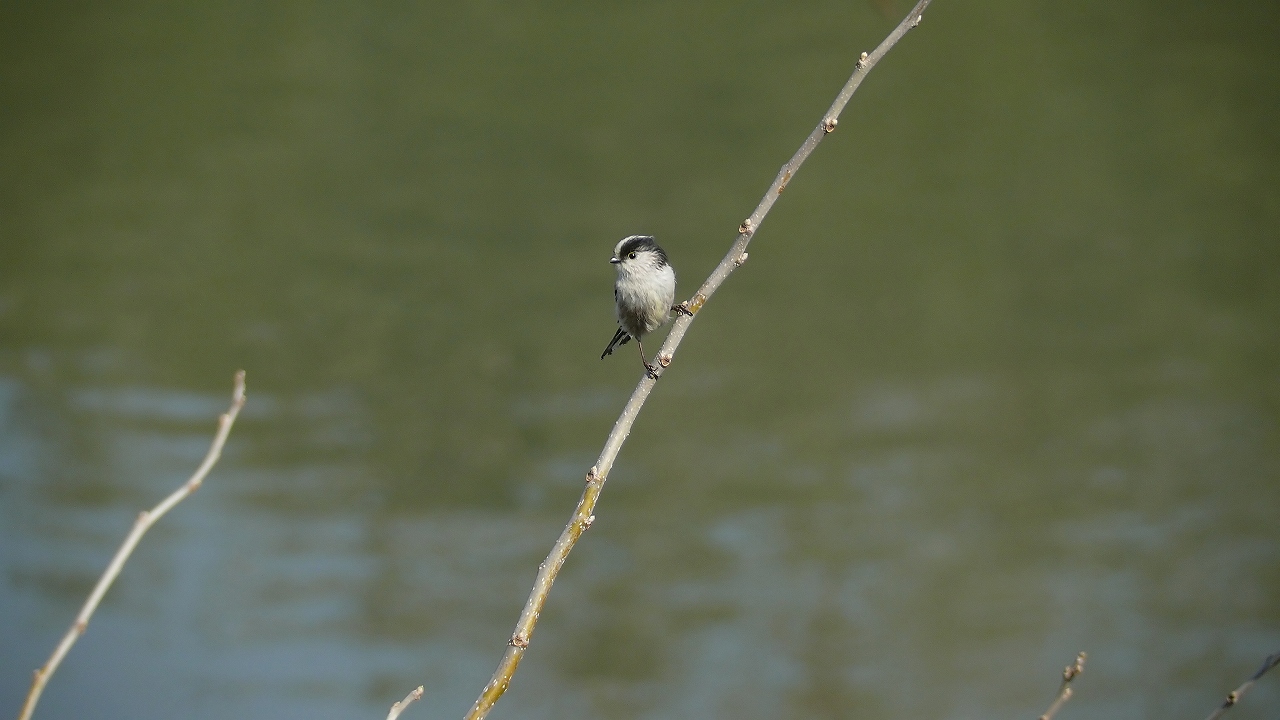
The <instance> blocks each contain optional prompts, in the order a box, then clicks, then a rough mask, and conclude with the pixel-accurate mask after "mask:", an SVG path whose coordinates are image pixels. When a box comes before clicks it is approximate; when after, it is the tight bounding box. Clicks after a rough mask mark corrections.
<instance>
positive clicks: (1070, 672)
mask: <svg viewBox="0 0 1280 720" xmlns="http://www.w3.org/2000/svg"><path fill="white" fill-rule="evenodd" d="M1084 660H1085V654H1084V652H1081V653H1080V654H1079V655H1076V661H1075V662H1074V663H1072V664H1071V665H1068V666H1066V667H1065V668H1063V669H1062V685H1061V686H1059V687H1058V697H1056V698H1054V699H1053V703H1052V704H1051V705H1049V709H1048V710H1045V711H1044V714H1043V715H1041V716H1040V720H1053V716H1054V715H1057V714H1058V711H1059V710H1061V709H1062V706H1063V705H1066V704H1067V701H1068V700H1070V699H1071V681H1072V680H1075V679H1076V676H1077V675H1079V674H1080V673H1082V672H1084Z"/></svg>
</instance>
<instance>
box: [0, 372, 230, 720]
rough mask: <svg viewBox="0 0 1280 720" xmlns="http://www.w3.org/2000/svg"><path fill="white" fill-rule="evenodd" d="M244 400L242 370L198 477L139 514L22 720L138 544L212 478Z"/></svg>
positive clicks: (40, 676) (42, 672) (37, 683)
mask: <svg viewBox="0 0 1280 720" xmlns="http://www.w3.org/2000/svg"><path fill="white" fill-rule="evenodd" d="M244 400H245V394H244V371H243V370H241V371H240V372H237V373H236V377H235V389H234V390H233V391H232V393H231V408H230V409H228V410H227V412H225V413H223V414H222V416H221V417H219V418H218V432H217V434H216V435H214V437H213V444H212V445H210V446H209V452H208V454H206V455H205V456H204V462H202V463H200V467H199V468H197V469H196V471H195V474H193V475H192V476H191V477H190V478H188V479H187V481H186V482H185V483H183V484H182V486H181V487H179V488H178V489H177V490H175V491H173V493H172V494H170V495H169V497H167V498H165V499H164V500H162V501H161V502H160V504H159V505H156V506H155V507H153V508H151V509H150V510H145V511H143V512H141V513H139V514H138V519H137V520H135V521H134V523H133V528H132V529H131V530H130V531H129V534H128V535H127V536H125V539H124V544H122V545H121V546H120V549H119V550H117V551H116V555H115V557H113V558H111V564H109V565H107V569H106V571H105V572H103V573H102V577H101V578H99V579H98V584H97V585H96V586H94V588H93V592H91V593H89V599H88V600H86V601H85V603H84V607H82V608H80V614H78V615H76V619H75V622H73V623H71V629H69V630H67V634H66V635H64V636H63V637H62V642H60V643H58V647H57V648H55V649H54V651H53V655H51V656H49V660H48V661H47V662H46V663H45V664H44V667H41V668H40V669H39V670H36V671H35V678H34V679H33V680H32V681H31V690H29V691H28V692H27V700H26V702H24V703H23V704H22V712H21V713H20V714H19V715H18V720H29V718H30V717H31V714H32V713H33V712H35V709H36V703H38V702H39V701H40V694H41V693H42V692H44V686H45V683H47V682H49V677H50V676H52V675H53V673H54V671H56V670H57V669H58V665H60V664H61V663H62V659H63V658H64V657H66V655H67V652H68V651H69V650H71V646H72V645H74V644H75V642H76V640H79V639H80V636H81V635H83V634H84V631H85V629H86V628H88V627H89V618H90V617H91V616H92V615H93V612H94V610H97V609H98V603H100V602H101V601H102V596H103V595H106V594H107V590H108V589H109V588H110V587H111V583H112V582H114V581H115V579H116V576H117V575H119V574H120V570H121V569H122V568H123V567H124V564H125V561H126V560H128V559H129V555H130V554H132V553H133V549H134V548H135V547H136V546H137V545H138V541H139V540H141V539H142V536H143V535H144V534H145V533H146V532H147V530H149V529H150V528H151V526H152V525H154V524H155V522H156V521H157V520H159V519H160V518H161V517H163V516H164V514H165V513H167V512H169V510H171V509H172V508H173V506H174V505H177V504H178V503H180V502H182V501H183V500H184V499H185V498H186V497H187V496H189V495H190V494H191V493H193V492H195V491H196V490H199V489H200V485H201V483H203V482H204V478H205V476H206V475H208V474H209V470H211V469H212V468H213V465H214V463H216V462H218V458H219V457H220V456H221V455H222V446H223V445H225V444H226V442H227V435H229V434H230V433H231V425H232V424H233V423H235V421H236V416H237V415H239V414H240V408H242V407H244Z"/></svg>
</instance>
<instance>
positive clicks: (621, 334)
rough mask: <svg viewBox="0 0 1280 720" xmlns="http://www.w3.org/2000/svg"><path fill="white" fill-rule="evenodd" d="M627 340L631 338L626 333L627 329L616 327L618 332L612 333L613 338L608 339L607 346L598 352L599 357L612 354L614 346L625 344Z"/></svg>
mask: <svg viewBox="0 0 1280 720" xmlns="http://www.w3.org/2000/svg"><path fill="white" fill-rule="evenodd" d="M629 340H631V336H630V335H628V334H627V331H626V330H623V329H622V328H618V332H616V333H614V334H613V339H612V340H610V341H609V347H607V348H605V349H604V352H602V353H600V359H601V360H603V359H604V358H605V356H606V355H612V354H613V348H614V346H617V345H626V344H627V342H628V341H629Z"/></svg>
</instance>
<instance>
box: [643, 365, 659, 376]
mask: <svg viewBox="0 0 1280 720" xmlns="http://www.w3.org/2000/svg"><path fill="white" fill-rule="evenodd" d="M644 369H645V371H646V372H647V373H648V375H649V377H651V378H653V379H654V380H657V379H658V368H656V367H654V366H652V365H650V364H649V363H645V364H644Z"/></svg>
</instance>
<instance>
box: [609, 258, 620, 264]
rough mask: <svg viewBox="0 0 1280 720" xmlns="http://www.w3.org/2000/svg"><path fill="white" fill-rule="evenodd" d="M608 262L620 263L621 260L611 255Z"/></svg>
mask: <svg viewBox="0 0 1280 720" xmlns="http://www.w3.org/2000/svg"><path fill="white" fill-rule="evenodd" d="M609 262H611V263H613V264H614V265H617V264H618V263H620V262H622V261H621V260H619V259H618V258H616V257H611V258H609Z"/></svg>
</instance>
